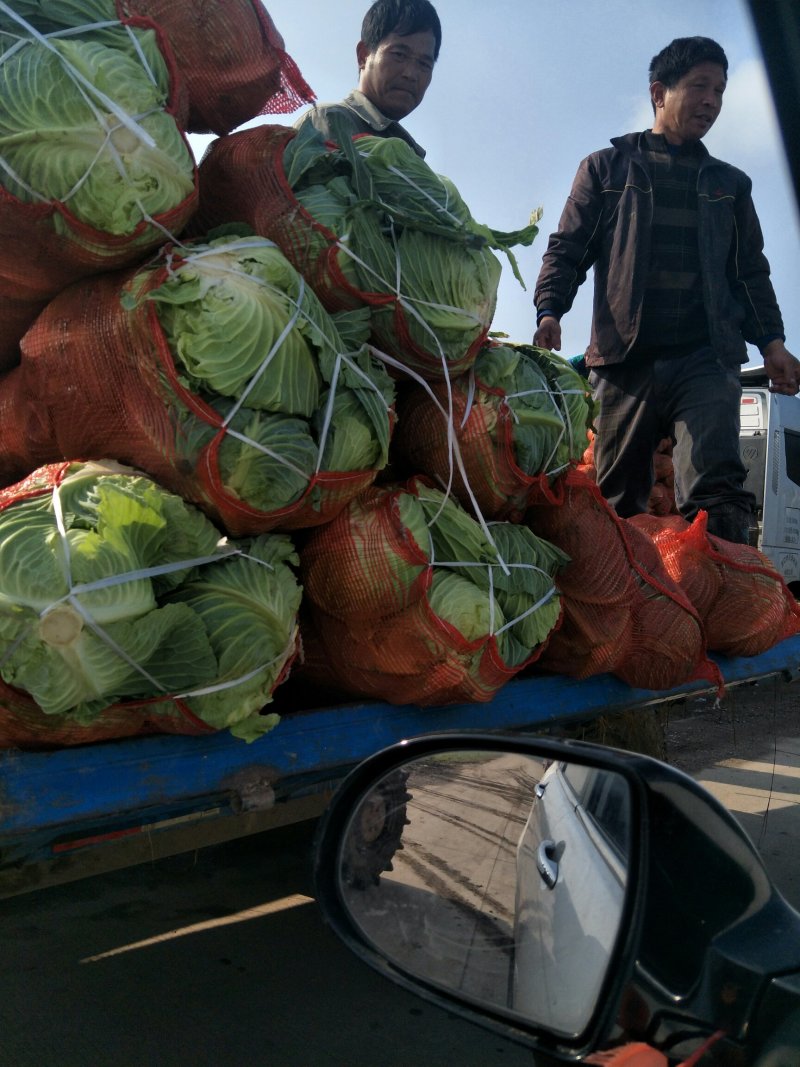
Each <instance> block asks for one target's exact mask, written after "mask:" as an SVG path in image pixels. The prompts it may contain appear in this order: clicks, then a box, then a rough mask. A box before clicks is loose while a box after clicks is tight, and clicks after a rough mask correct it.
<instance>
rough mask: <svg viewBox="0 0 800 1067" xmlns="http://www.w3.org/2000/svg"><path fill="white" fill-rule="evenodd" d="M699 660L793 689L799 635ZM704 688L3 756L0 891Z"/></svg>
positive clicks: (569, 682) (550, 696)
mask: <svg viewBox="0 0 800 1067" xmlns="http://www.w3.org/2000/svg"><path fill="white" fill-rule="evenodd" d="M712 658H714V659H715V661H716V662H717V664H718V665H719V667H720V670H721V672H722V675H723V678H724V680H725V683H726V685H727V686H733V685H740V684H743V683H747V682H753V681H757V680H758V679H762V678H766V677H770V676H774V675H782V676H783V677H784V678H785V679H786V681H792V680H794V679H795V678H797V677H798V674H799V673H800V635H797V636H794V637H791V638H789V639H787V640H786V641H783V642H781V643H780V644H779V645H776V646H775V647H774V648H772V649H770V650H769V651H768V652H765V653H763V654H761V655H759V656H754V657H751V658H743V657H742V658H725V657H716V656H715V657H712ZM709 691H712V692H713V687H712V686H711V685H710V684H709V683H708V682H692V683H688V684H686V685H682V686H679V687H677V688H675V689H671V690H658V691H655V690H645V689H635V688H632V687H630V686H628V685H626V684H625V683H624V682H621V681H620V680H618V679H617V678H614V677H613V676H611V675H600V676H597V677H593V678H589V679H586V680H583V681H577V680H574V679H571V678H567V677H565V676H562V675H546V674H538V675H531V676H528V677H524V678H518V679H515V680H514V681H512V682H510V683H509V684H508V685H506V686H505V687H504V688H503V689H502V690H501V691H500V692H499V693H498V694H497V695H496V696H495V698H494V700H493V701H492V702H491V703H488V704H462V705H454V706H450V707H438V708H419V707H410V706H405V707H396V706H393V705H390V704H384V703H348V704H341V705H338V706H335V707H334V706H332V707H325V708H318V709H315V710H310V711H298V712H290V713H288V714H284V716H283V718H282V721H281V723H280V724H279V725H278V726H277V727H276V728H275V729H274V730H273V731H271V732H270V733H268V734H266V735H265V736H264V737H262V738H261V739H259V740H258V741H254V742H252V743H251V744H246V743H244V742H242V741H240V740H237V739H236V738H233V737H231V735H230V734H229V733H228V732H227V731H224V732H221V733H216V734H211V735H207V736H204V737H180V736H174V735H171V736H149V737H141V738H135V739H126V740H120V741H110V742H103V743H98V744H92V745H85V746H78V747H75V748H66V749H60V750H57V751H52V752H23V751H18V750H8V751H4V752H1V753H0V896H8V895H10V894H13V893H16V892H21V891H24V890H26V889H30V888H34V887H36V886H39V885H43V884H50V883H52V882H54V881H65V880H69V879H70V878H74V877H83V876H84V875H85V874H86V873H92V871H93V870H95V869H108V867H109V866H124V865H128V864H130V863H132V862H141V861H143V860H146V859H149V858H154V857H157V856H159V855H164V854H169V853H170V852H177V851H185V850H186V849H190V848H197V847H200V846H202V845H204V844H210V843H215V842H218V841H221V840H227V839H231V838H233V837H238V836H241V835H242V834H245V833H251V832H254V831H256V830H261V829H267V828H270V827H274V826H277V825H281V824H285V823H288V822H293V821H298V820H300V819H304V818H311V817H314V816H316V815H318V814H319V813H320V812H321V810H322V809H323V807H324V805H325V803H326V802H327V798H328V797H329V796H330V793H331V791H332V790H333V789H334V788H335V786H336V783H337V782H338V781H339V780H340V779H341V778H342V777H343V775H344V774H345V773H346V772H347V770H348V769H349V768H350V767H352V766H354V765H355V764H356V763H358V762H359V761H360V760H362V759H363V758H365V757H366V756H368V755H370V754H371V753H373V752H376V751H378V750H379V749H381V748H384V747H385V746H387V745H390V744H392V743H394V742H396V741H399V740H401V739H402V738H404V737H412V736H415V735H418V734H422V733H439V732H442V731H448V730H462V731H463V730H479V731H487V730H488V731H511V732H514V731H517V732H540V731H546V730H548V729H550V728H551V727H558V726H566V725H570V724H574V723H578V722H588V721H591V720H592V719H596V718H597V717H598V716H600V715H610V714H614V713H618V712H621V711H625V710H628V709H632V708H647V707H652V706H653V705H656V704H659V703H663V702H665V701H674V700H676V699H680V698H685V697H686V696H690V695H693V694H700V693H703V692H709ZM167 842H169V844H167ZM103 856H105V857H106V859H105V860H103V859H102V858H101V857H103ZM113 857H117V858H116V859H114V858H113ZM59 872H60V873H59Z"/></svg>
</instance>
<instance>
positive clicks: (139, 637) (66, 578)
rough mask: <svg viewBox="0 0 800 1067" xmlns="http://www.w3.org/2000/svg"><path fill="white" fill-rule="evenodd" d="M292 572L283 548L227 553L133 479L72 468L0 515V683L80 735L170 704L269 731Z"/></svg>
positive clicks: (117, 470) (288, 631)
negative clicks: (113, 715)
mask: <svg viewBox="0 0 800 1067" xmlns="http://www.w3.org/2000/svg"><path fill="white" fill-rule="evenodd" d="M46 484H47V486H48V487H49V486H50V485H52V483H51V482H48V483H46ZM295 562H296V557H295V555H294V548H293V546H292V544H291V542H290V541H289V539H288V538H286V537H281V536H264V537H261V538H258V539H256V540H255V541H253V542H252V543H251V542H246V541H242V542H236V543H232V544H227V543H226V542H225V541H224V539H221V538H220V535H219V533H218V531H217V530H216V529H215V528H214V526H213V525H212V524H211V523H210V522H209V520H208V519H207V518H206V517H205V516H204V515H203V514H202V513H201V512H200V511H198V510H197V509H195V508H193V507H191V506H190V505H188V504H186V503H185V502H184V501H183V500H181V498H180V497H178V496H175V495H174V494H171V493H167V492H165V491H164V490H162V489H161V488H160V487H159V486H158V485H157V484H156V483H155V482H153V481H151V480H150V479H149V478H146V477H144V476H142V475H140V474H139V473H138V472H136V471H133V470H130V469H129V468H125V467H120V466H118V465H115V464H103V465H101V464H72V465H71V466H70V467H69V469H68V473H67V474H66V476H65V477H64V479H63V480H62V481H61V483H60V485H57V486H56V487H55V488H53V489H52V491H44V492H41V493H39V494H31V493H29V492H24V493H21V494H20V497H19V499H18V500H16V501H14V502H13V503H11V504H9V505H8V506H7V507H5V508H4V509H3V510H0V675H1V676H2V678H3V679H4V680H5V681H6V682H7V683H8V684H9V685H12V686H14V687H16V688H18V689H21V690H23V691H25V692H27V693H29V694H30V695H31V696H32V697H33V699H34V700H35V701H36V703H37V704H38V705H39V707H40V708H41V709H42V710H43V711H44V712H45V713H47V714H68V715H69V716H70V717H71V718H72V719H73V720H74V721H76V722H80V723H84V724H87V723H91V722H92V721H93V720H94V719H96V718H97V716H98V715H99V714H100V713H101V712H102V711H103V709H104V708H106V707H108V706H109V705H111V704H114V703H117V702H118V701H121V700H126V699H131V700H141V699H150V698H157V697H169V696H171V695H172V696H183V697H184V698H185V699H186V701H187V703H188V704H189V706H190V707H191V708H192V710H193V711H194V712H195V714H197V715H198V716H199V717H200V718H202V719H204V720H205V721H206V722H208V723H209V725H211V726H213V727H215V728H222V727H223V726H230V727H231V728H232V731H233V732H234V733H236V734H237V735H238V736H243V737H248V738H250V737H253V736H256V735H257V734H258V733H259V732H263V730H264V729H268V728H269V727H270V725H274V721H273V720H271V719H268V718H265V717H263V716H259V714H258V711H259V709H260V707H261V706H262V705H263V704H265V703H266V702H267V701H268V700H269V699H270V697H271V692H272V689H273V688H274V686H275V684H276V682H277V680H278V679H279V677H280V676H281V673H282V671H283V670H284V667H285V663H286V661H287V659H288V658H289V657H290V655H291V654H292V653H293V650H294V641H295V634H296V614H297V611H298V609H299V603H300V590H299V587H298V586H297V583H296V581H295V579H294V576H293V573H292V571H291V570H290V569H289V566H288V564H289V563H295ZM209 687H211V688H212V690H213V691H212V692H211V693H210V694H208V695H205V694H204V693H203V691H204V690H205V689H207V688H209Z"/></svg>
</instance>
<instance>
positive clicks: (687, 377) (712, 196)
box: [534, 37, 800, 542]
mask: <svg viewBox="0 0 800 1067" xmlns="http://www.w3.org/2000/svg"><path fill="white" fill-rule="evenodd" d="M727 71H728V61H727V58H726V56H725V53H724V51H723V50H722V48H721V47H720V46H719V45H718V44H717V43H716V42H715V41H712V40H710V39H709V38H707V37H683V38H677V39H676V40H674V41H672V43H671V44H669V45H668V46H667V47H666V48H664V49H663V50H662V51H661V52H659V54H658V55H657V56H655V57H654V59H653V60H652V63H651V66H650V97H651V101H652V104H653V112H654V116H655V118H654V121H653V127H652V129H651V130H646V131H644V132H643V133H638V134H628V135H627V136H624V137H617V138H614V139H613V140H612V141H611V144H612V147H611V148H606V149H603V150H602V151H600V152H595V153H593V154H592V155H591V156H588V157H587V158H586V159H584V160H583V162H582V163H581V164H580V167H579V168H578V173H577V175H576V177H575V180H574V182H573V186H572V191H571V193H570V196H569V199H568V201H567V203H566V206H565V207H564V210H563V213H562V215H561V219H560V221H559V225H558V230H557V231H556V232H555V233H554V234H552V235H551V237H550V240H549V243H548V247H547V251H546V253H545V255H544V258H543V264H542V269H541V271H540V274H539V278H538V280H537V283H536V292H535V296H534V300H535V304H536V308H537V316H536V322H537V330H536V333H535V335H534V343H535V344H537V345H539V346H540V347H543V348H550V349H555V350H558V349H560V347H561V327H560V322H559V320H560V319H561V317H562V315H564V314H565V313H566V312H567V311H569V309H570V307H571V306H572V302H573V299H574V297H575V293H576V292H577V289H578V286H579V285H580V284H581V283H582V282H583V281H584V280H585V278H586V274H587V271H588V270H589V268H590V267H594V309H593V319H592V332H591V338H590V342H589V345H588V348H587V350H586V365H587V368H588V370H589V381H590V384H591V386H592V388H593V390H594V394H595V399H596V401H597V412H596V416H595V428H596V438H595V443H594V459H595V465H596V468H597V480H598V485H599V487H600V489H601V492H602V493H603V495H604V496H605V497H606V499H607V500H608V501H609V502H610V503H611V504H612V505H613V506H614V508H615V509H616V511H617V513H618V514H619V515H621V516H622V517H625V518H627V517H630V516H631V515H635V514H639V513H641V512H643V511H646V510H647V501H648V497H649V495H650V490H651V488H652V485H653V478H654V474H653V454H654V452H655V449H656V446H657V445H658V443H659V441H661V440H662V439H663V438H664V437H666V436H669V435H671V436H672V437H673V440H674V442H675V445H674V452H673V462H674V466H675V499H676V503H677V505H678V508H679V510H680V512H681V514H682V515H683V516H684V518H686V519H688V520H692V519H693V518H694V517H695V516H696V515H697V513H698V511H700V510H701V509H702V510H705V511H707V512H708V529H709V532H710V533H712V534H716V535H717V536H719V537H723V538H725V539H726V540H729V541H738V542H747V541H748V538H749V529H750V527H751V526H752V525H754V514H753V508H754V498H753V496H752V494H751V493H750V492H749V491H747V490H746V489H745V488H744V482H745V477H746V471H745V468H744V466H743V464H742V461H741V458H740V454H739V401H740V396H741V385H740V382H739V370H740V367H741V364H742V363H745V362H746V361H747V345H746V342H750V343H752V344H754V345H757V346H758V348H759V350H760V351H761V353H762V356H763V358H764V366H765V369H766V372H767V374H768V375H769V378H770V383H771V384H770V388H771V389H772V390H773V391H774V392H779V393H786V394H789V395H792V394H794V393H796V392H797V391H798V389H800V362H798V360H797V359H795V357H794V356H793V355H792V354H791V353H790V352H789V351H788V350H787V348H786V345H785V337H784V332H783V322H782V319H781V314H780V310H779V308H778V304H777V301H776V299H775V293H774V290H773V288H772V283H771V282H770V277H769V263H768V262H767V260H766V258H765V256H764V252H763V239H762V235H761V227H760V225H759V222H758V217H757V215H756V211H755V208H754V206H753V201H752V198H751V182H750V179H749V178H748V177H747V175H746V174H744V173H743V172H742V171H740V170H737V169H736V168H735V167H732V166H731V165H730V164H728V163H724V162H722V161H721V160H718V159H714V158H713V157H712V156H710V155H709V153H708V151H707V150H706V148H705V147H704V146H703V145H702V144H701V143H700V142H701V140H702V138H703V137H704V136H705V134H706V133H707V132H708V130H709V129H710V128H711V126H712V125H713V123H714V122H715V120H716V118H717V116H718V115H719V112H720V109H721V107H722V96H723V93H724V91H725V86H726V82H727Z"/></svg>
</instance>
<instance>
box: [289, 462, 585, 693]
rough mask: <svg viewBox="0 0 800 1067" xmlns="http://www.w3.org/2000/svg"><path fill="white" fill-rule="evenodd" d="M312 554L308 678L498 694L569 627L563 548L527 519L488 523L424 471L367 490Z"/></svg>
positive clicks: (311, 547) (325, 530) (359, 689)
mask: <svg viewBox="0 0 800 1067" xmlns="http://www.w3.org/2000/svg"><path fill="white" fill-rule="evenodd" d="M300 554H301V571H300V574H301V581H302V583H303V590H304V599H303V619H302V622H301V630H302V634H303V644H304V647H305V648H307V649H308V657H307V663H306V666H305V667H302V668H299V676H300V677H301V678H302V677H304V676H305V677H306V678H308V680H310V681H312V682H313V683H315V684H319V685H326V686H333V687H336V688H338V689H340V690H341V691H343V692H346V693H350V694H355V695H359V696H367V697H372V698H376V699H379V700H385V701H388V702H389V703H392V704H417V705H421V706H431V705H441V704H451V703H458V702H463V701H488V700H491V699H492V697H493V696H494V694H495V693H496V692H497V691H498V689H500V688H501V687H502V686H503V685H504V684H505V683H506V682H507V681H509V680H510V679H511V678H512V677H514V675H516V674H517V673H519V671H521V670H522V669H523V668H525V667H527V666H528V665H529V664H531V663H532V662H534V661H535V660H536V658H537V657H538V656H539V655H540V654H541V651H542V649H543V647H544V646H545V644H546V642H547V639H548V637H549V635H550V634H551V632H552V630H553V628H554V627H555V626H556V625H557V624H558V620H559V616H560V611H561V606H560V602H559V597H558V594H557V592H556V589H555V586H554V581H553V575H554V574H555V572H556V571H557V569H558V568H559V567H560V566H562V565H563V564H564V563H565V557H564V555H563V553H561V552H559V551H558V550H557V549H556V548H554V547H553V546H552V545H550V544H548V543H547V542H545V541H543V540H542V539H541V538H539V537H536V536H535V535H534V534H532V533H531V531H530V530H528V529H526V528H525V527H524V526H519V525H514V524H512V523H488V524H481V523H479V522H478V521H476V520H475V519H473V518H472V517H471V515H469V514H468V513H467V512H466V511H465V510H464V509H463V508H461V506H460V505H459V504H458V503H457V502H456V501H455V500H453V499H452V498H451V497H447V496H446V495H445V494H443V493H441V492H440V491H439V490H438V489H435V488H434V487H432V486H431V485H429V484H427V483H426V482H425V481H424V480H423V479H420V478H415V479H412V480H411V481H409V482H408V483H406V484H405V485H403V486H399V487H397V486H395V487H383V488H378V487H372V488H371V489H369V490H367V491H366V492H365V493H363V494H362V495H361V496H360V497H358V498H357V499H356V500H354V501H353V502H352V503H351V504H349V505H348V506H347V507H346V508H345V509H344V510H343V511H342V512H341V513H340V514H339V515H338V516H337V517H336V518H335V519H334V520H333V521H332V522H330V523H328V524H327V525H326V526H323V527H319V528H317V529H315V530H313V531H311V532H310V533H309V534H308V535H307V538H306V540H305V543H304V544H303V545H302V546H301V548H300Z"/></svg>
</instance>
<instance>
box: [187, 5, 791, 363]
mask: <svg viewBox="0 0 800 1067" xmlns="http://www.w3.org/2000/svg"><path fill="white" fill-rule="evenodd" d="M369 2H370V0H335V2H334V3H328V4H324V3H320V0H267V3H266V5H265V6H266V7H267V10H268V11H269V13H270V15H271V16H272V19H273V21H274V22H275V25H276V27H277V28H278V31H279V32H280V33H281V35H282V36H283V39H284V41H285V44H286V50H287V51H288V52H289V54H290V55H291V56H292V58H293V59H294V60H295V62H296V63H297V65H298V66H299V68H300V70H301V71H302V73H303V76H304V77H305V79H306V81H307V82H308V83H309V85H310V86H311V88H312V89H313V90H314V92H315V93H316V95H317V99H318V100H319V101H320V102H327V101H334V100H339V99H341V98H342V97H343V96H346V95H347V93H348V92H349V91H350V90H351V89H353V88H355V87H356V85H357V81H358V70H357V64H356V58H355V49H356V43H357V41H358V39H359V36H360V30H361V20H362V18H363V16H364V13H365V11H366V9H367V7H368V6H369ZM434 3H435V6H436V10H437V11H438V13H439V18H440V20H441V23H442V49H441V54H440V56H439V61H438V63H437V65H436V69H435V72H434V76H433V80H432V82H431V86H430V88H429V89H428V92H427V94H426V96H425V99H424V100H423V102H422V104H420V106H419V107H418V108H417V110H416V111H414V112H413V113H412V114H411V115H409V116H408V118H407V119H406V120H405V121H404V125H405V126H406V127H407V129H408V130H409V132H410V133H411V134H412V135H413V136H414V137H415V138H416V140H417V141H419V142H420V143H421V144H422V145H423V146H424V147H425V149H426V151H427V157H426V160H427V162H428V163H429V165H430V166H431V167H432V168H433V169H434V170H435V171H437V172H438V173H440V174H444V175H447V177H449V178H450V179H452V181H453V182H454V183H455V184H456V186H457V187H458V189H459V191H460V193H461V195H462V196H463V198H464V200H465V201H466V203H467V204H468V206H469V208H470V210H471V212H472V214H473V216H474V217H475V218H476V219H477V220H478V221H479V222H483V223H486V224H487V225H489V226H492V227H493V228H495V229H499V230H511V229H516V228H518V227H520V226H522V225H524V224H525V223H527V221H528V219H529V216H530V213H531V211H533V210H534V209H536V208H538V207H541V208H542V209H543V212H544V214H543V217H542V220H541V222H540V224H539V235H538V236H537V238H536V240H535V241H534V243H533V245H531V246H530V247H529V248H523V249H518V250H517V258H518V260H519V264H520V268H521V271H522V274H523V277H524V280H525V283H526V286H527V291H525V290H523V289H522V288H521V287H520V285H519V283H518V282H517V281H516V280H515V278H514V276H513V274H512V273H511V270H510V268H509V267H508V266H507V265H506V260H505V257H502V262H503V264H504V267H503V275H502V278H501V282H500V290H499V294H498V303H497V311H496V313H495V317H494V321H493V324H492V328H493V329H494V330H498V331H503V332H505V333H507V334H508V335H509V337H510V339H511V340H512V341H530V340H531V337H532V335H533V331H534V329H535V321H534V310H533V303H532V301H533V290H534V286H535V282H536V277H537V275H538V272H539V268H540V266H541V260H542V255H543V254H544V252H545V249H546V247H547V239H548V236H549V234H550V232H551V231H552V230H553V229H555V227H556V225H557V223H558V219H559V216H560V214H561V209H562V207H563V205H564V202H565V200H566V198H567V196H568V194H569V190H570V186H571V184H572V179H573V177H574V175H575V171H576V169H577V166H578V164H579V162H580V161H581V159H583V158H584V157H585V156H587V155H588V154H589V153H590V152H593V151H596V150H597V149H599V148H603V147H605V146H606V145H607V144H608V142H609V139H610V138H611V137H614V136H617V135H619V134H623V133H628V132H631V131H633V130H641V129H646V128H649V127H650V125H651V124H652V110H651V107H650V97H649V92H648V85H647V82H648V78H647V71H648V68H649V65H650V60H651V58H652V57H653V56H654V55H655V54H656V53H657V52H659V51H660V50H661V49H662V48H663V47H664V45H666V44H668V43H669V42H670V41H671V40H672V39H673V38H675V37H684V36H692V35H695V34H701V35H704V36H707V37H713V38H714V39H715V40H717V41H719V43H720V44H721V45H722V46H723V48H724V49H725V52H726V54H727V56H728V62H729V72H728V87H727V90H726V93H725V97H724V104H723V108H722V113H721V115H720V117H719V118H718V120H717V122H716V124H715V125H714V127H713V128H712V129H711V131H710V132H709V133H708V134H707V135H706V137H705V138H704V143H705V145H706V147H707V148H708V149H709V151H710V152H711V153H712V154H713V155H715V156H718V157H720V158H722V159H724V160H726V161H727V162H729V163H733V164H734V165H736V166H738V167H740V168H741V169H743V170H744V171H746V172H747V174H748V175H749V176H750V177H751V179H752V181H753V199H754V201H755V204H756V209H757V211H758V214H759V217H760V220H761V226H762V229H763V232H764V241H765V251H766V254H767V257H768V259H769V261H770V265H771V268H772V281H773V285H774V287H775V291H776V294H777V297H778V302H779V304H780V306H781V311H782V313H783V317H784V323H785V328H786V337H787V346H788V347H789V349H790V351H793V352H794V354H795V355H797V356H799V357H800V301H799V300H798V299H797V292H798V280H799V279H800V215H799V213H798V209H797V207H796V205H795V202H794V198H793V194H792V189H791V185H790V182H789V175H788V168H787V165H786V162H785V158H784V154H783V148H782V145H781V140H780V134H779V131H778V126H777V122H776V119H775V113H774V109H773V106H772V101H771V98H770V93H769V88H768V85H767V81H766V75H765V72H764V68H763V63H762V61H761V55H760V52H759V48H758V43H757V41H756V39H755V35H754V33H753V30H752V26H751V23H750V18H749V14H748V12H747V9H746V6H745V3H744V0H670V2H669V3H664V0H603V2H602V3H600V2H598V0H494V2H493V3H492V4H487V3H486V2H485V0H434ZM304 110H305V108H301V109H298V111H297V112H296V113H295V114H293V115H290V116H285V117H284V116H280V117H277V116H266V117H263V118H261V119H257V120H255V121H257V122H275V121H277V122H281V123H286V124H291V123H293V122H294V121H295V119H296V118H298V117H299V116H300V115H301V114H302V113H303V111H304ZM247 125H252V123H248V124H247ZM207 141H208V138H198V137H193V138H192V142H193V146H194V148H195V152H196V154H198V158H199V154H201V153H202V150H203V148H204V146H205V144H206V143H207ZM590 322H591V276H590V277H589V278H588V279H587V281H586V282H585V283H584V285H583V286H582V288H581V290H580V292H579V294H578V296H577V298H576V301H575V304H574V306H573V308H572V310H571V311H570V312H569V313H568V314H567V315H566V316H565V318H564V319H563V321H562V349H561V351H562V354H563V355H566V356H570V355H575V354H577V353H579V352H582V351H583V350H584V348H585V347H586V344H587V342H588V340H589V328H590ZM750 357H751V362H753V363H760V362H761V357H760V355H759V353H758V350H757V349H755V348H751V349H750Z"/></svg>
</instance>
